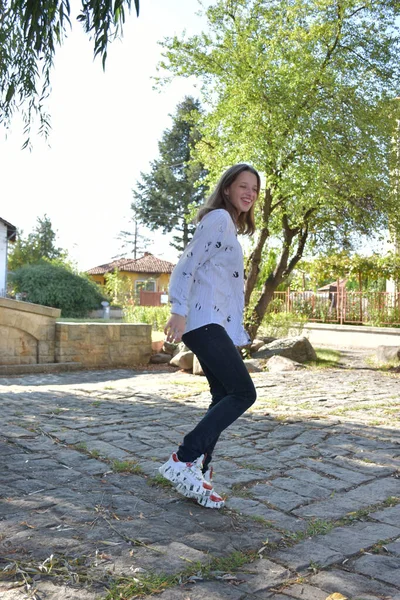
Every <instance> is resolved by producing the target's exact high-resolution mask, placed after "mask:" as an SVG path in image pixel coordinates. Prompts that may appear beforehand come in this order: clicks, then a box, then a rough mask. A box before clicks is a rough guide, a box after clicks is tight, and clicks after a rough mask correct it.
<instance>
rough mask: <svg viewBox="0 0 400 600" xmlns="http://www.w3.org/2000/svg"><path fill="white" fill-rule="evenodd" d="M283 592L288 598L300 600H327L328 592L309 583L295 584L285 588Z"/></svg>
mask: <svg viewBox="0 0 400 600" xmlns="http://www.w3.org/2000/svg"><path fill="white" fill-rule="evenodd" d="M282 592H283V593H284V594H286V595H287V597H288V598H299V600H326V592H324V591H323V590H320V589H319V588H317V587H314V586H312V585H308V584H307V583H295V584H294V585H290V586H288V587H285V588H283V590H282Z"/></svg>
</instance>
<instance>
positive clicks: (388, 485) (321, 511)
mask: <svg viewBox="0 0 400 600" xmlns="http://www.w3.org/2000/svg"><path fill="white" fill-rule="evenodd" d="M399 493H400V480H396V479H394V478H389V477H388V478H385V479H379V480H376V481H373V482H372V483H366V484H364V485H362V486H360V487H357V488H356V489H353V490H350V491H349V492H345V493H343V492H342V493H338V494H335V496H334V498H332V499H330V500H323V501H321V502H316V503H314V504H312V505H309V506H304V507H303V508H299V509H298V510H296V511H294V514H296V515H299V516H301V517H306V516H308V517H318V518H323V517H324V516H326V515H329V517H330V518H331V519H338V518H340V517H342V516H344V515H346V514H347V513H349V512H355V511H357V510H358V509H360V508H364V507H366V506H369V505H372V504H376V503H378V502H383V501H384V500H386V499H387V498H388V497H389V496H397V495H399Z"/></svg>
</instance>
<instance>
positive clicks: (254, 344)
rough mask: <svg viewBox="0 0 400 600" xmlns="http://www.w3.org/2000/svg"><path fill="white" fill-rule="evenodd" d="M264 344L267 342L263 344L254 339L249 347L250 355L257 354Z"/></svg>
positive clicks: (262, 341)
mask: <svg viewBox="0 0 400 600" xmlns="http://www.w3.org/2000/svg"><path fill="white" fill-rule="evenodd" d="M271 341H272V340H271ZM266 343H267V342H264V340H258V339H257V338H255V339H254V340H253V341H252V343H251V345H250V353H251V354H253V352H257V350H259V349H260V348H262V347H263V346H265V344H266Z"/></svg>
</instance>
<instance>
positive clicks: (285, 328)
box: [260, 312, 307, 338]
mask: <svg viewBox="0 0 400 600" xmlns="http://www.w3.org/2000/svg"><path fill="white" fill-rule="evenodd" d="M306 323H307V317H306V316H305V315H301V314H295V313H290V312H268V313H267V314H266V315H265V317H264V319H263V321H262V324H261V328H260V332H261V333H262V334H263V335H268V336H271V337H276V338H283V337H287V336H288V335H289V332H290V333H291V334H292V335H300V334H301V333H302V331H303V328H304V325H305V324H306Z"/></svg>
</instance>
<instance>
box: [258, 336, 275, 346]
mask: <svg viewBox="0 0 400 600" xmlns="http://www.w3.org/2000/svg"><path fill="white" fill-rule="evenodd" d="M261 339H262V341H263V342H264V344H270V343H271V342H275V341H276V340H277V339H278V338H276V337H268V336H264V337H263V338H261Z"/></svg>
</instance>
